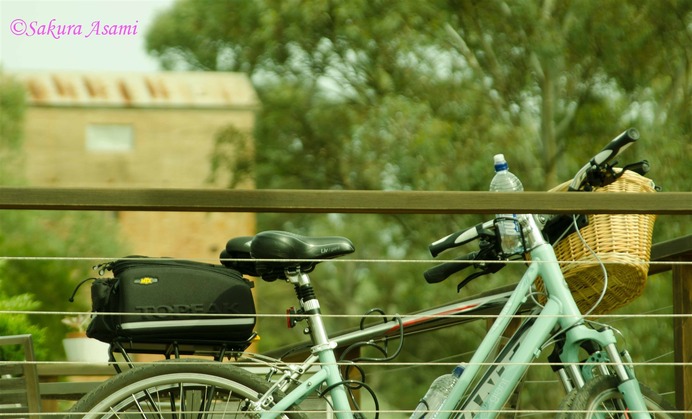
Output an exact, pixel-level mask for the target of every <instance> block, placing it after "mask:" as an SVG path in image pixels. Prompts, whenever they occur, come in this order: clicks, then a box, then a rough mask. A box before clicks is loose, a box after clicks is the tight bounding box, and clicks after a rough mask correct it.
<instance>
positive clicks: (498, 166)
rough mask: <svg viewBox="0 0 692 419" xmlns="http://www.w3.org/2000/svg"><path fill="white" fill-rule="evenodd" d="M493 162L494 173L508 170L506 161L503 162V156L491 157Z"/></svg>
mask: <svg viewBox="0 0 692 419" xmlns="http://www.w3.org/2000/svg"><path fill="white" fill-rule="evenodd" d="M493 161H494V163H495V171H496V172H499V171H500V170H507V169H509V165H508V164H507V160H505V155H504V154H495V155H494V156H493Z"/></svg>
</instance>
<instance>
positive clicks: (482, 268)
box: [457, 240, 506, 293]
mask: <svg viewBox="0 0 692 419" xmlns="http://www.w3.org/2000/svg"><path fill="white" fill-rule="evenodd" d="M474 259H475V260H480V261H481V262H479V263H477V264H474V265H473V267H474V268H476V269H479V272H474V273H472V274H471V275H469V276H467V277H466V278H464V280H463V281H461V282H460V283H459V284H458V285H457V293H459V292H461V289H462V288H464V287H465V286H466V285H467V284H468V283H469V282H471V281H473V280H474V279H476V278H478V277H481V276H484V275H488V274H494V273H495V272H497V271H499V270H500V269H502V268H504V267H505V265H506V264H505V263H495V262H493V263H488V262H487V261H495V260H502V259H500V254H499V253H498V249H497V245H496V242H494V241H492V242H491V241H487V240H482V241H481V244H480V250H479V251H478V254H477V255H476V257H475V258H474Z"/></svg>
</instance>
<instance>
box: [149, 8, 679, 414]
mask: <svg viewBox="0 0 692 419" xmlns="http://www.w3.org/2000/svg"><path fill="white" fill-rule="evenodd" d="M691 25H692V13H691V12H690V9H689V4H688V2H686V1H684V0H664V1H659V0H641V1H638V2H620V1H615V0H608V1H601V2H579V1H554V0H544V1H539V2H511V3H510V2H506V1H502V0H486V1H454V0H433V1H426V2H420V1H413V0H404V1H397V2H387V1H368V2H363V1H360V2H357V1H347V2H336V1H318V0H315V1H308V2H305V1H302V2H298V1H290V0H289V1H278V0H274V1H272V0H266V1H253V2H248V1H223V2H222V1H205V2H199V1H192V0H180V1H178V2H177V3H175V5H174V6H173V7H172V8H171V9H170V10H168V11H166V12H164V13H163V14H161V15H160V16H159V17H158V19H157V21H156V24H155V25H154V27H153V28H152V30H151V31H150V32H149V33H148V34H147V48H148V50H149V51H150V53H151V54H153V55H155V56H157V57H159V59H160V61H161V64H162V66H163V67H164V68H165V69H170V70H199V71H243V72H246V73H248V74H249V75H250V76H251V78H252V81H253V83H254V85H255V88H256V89H257V91H258V92H259V95H260V98H261V101H262V110H261V111H260V112H259V115H258V120H257V125H256V130H255V132H254V140H255V157H254V159H248V158H242V156H241V157H240V158H238V156H232V155H231V156H228V155H226V156H224V155H223V153H224V152H225V151H227V150H230V149H232V147H224V145H225V144H228V143H233V142H234V141H235V142H237V141H243V139H242V136H238V135H229V133H228V132H225V133H222V134H220V135H219V139H218V141H219V147H218V151H219V153H221V154H222V155H221V156H218V155H217V156H216V157H215V159H214V162H215V164H214V167H213V168H214V170H216V171H230V172H232V173H234V175H235V176H236V177H237V176H238V175H240V174H243V173H245V174H248V175H251V176H254V180H255V182H256V185H257V187H258V188H304V189H374V190H486V189H487V187H488V184H489V182H490V179H491V177H492V173H493V169H492V155H493V154H495V153H499V152H502V153H504V154H505V155H506V156H507V158H508V160H509V163H510V167H511V169H512V171H513V172H514V173H516V174H518V175H519V177H520V178H521V179H522V181H523V183H524V187H525V189H527V190H545V189H547V188H549V187H552V186H555V185H556V184H557V183H559V182H560V181H561V180H566V179H567V178H568V177H570V175H571V174H573V173H574V172H575V171H576V170H577V169H578V168H579V167H580V166H581V165H582V164H583V162H585V161H586V160H587V158H589V157H590V156H591V155H592V154H594V152H595V151H597V150H599V149H600V147H601V146H602V145H603V144H605V143H606V142H607V141H608V140H609V139H611V138H612V137H614V136H615V135H617V134H618V133H619V132H621V131H623V130H624V129H625V128H627V127H630V126H635V127H637V128H638V129H639V130H640V132H641V133H642V140H641V142H640V144H638V145H637V147H635V148H632V149H630V150H628V152H627V153H628V154H627V155H626V156H625V157H623V160H624V159H626V160H628V161H636V160H638V159H641V158H647V159H649V161H650V162H651V164H652V167H653V171H652V174H651V175H652V177H653V178H654V179H656V181H657V182H658V183H659V184H660V185H662V186H663V187H664V188H665V190H668V191H673V190H688V189H689V185H688V183H686V182H685V181H684V180H683V179H684V178H685V176H681V170H683V167H684V161H686V160H687V159H688V156H689V155H690V149H691V148H692V143H691V142H690V141H689V132H690V120H691V118H690V117H691V116H692V115H691V114H690V102H691V101H690V97H691V93H692V90H691V84H690V83H691V80H692V78H691V77H690V71H691V69H692V66H691V63H692V50H691V48H690V45H692V42H690V41H691V38H692V34H691V32H690V27H692V26H691ZM231 134H232V133H231ZM482 219H484V217H477V216H476V217H474V216H464V217H462V216H444V217H442V216H414V215H411V216H391V215H389V216H387V215H342V214H331V215H325V216H316V215H285V214H281V215H272V214H262V215H260V217H259V228H260V229H269V228H284V229H288V230H291V231H296V232H299V233H305V234H342V235H346V236H348V237H350V238H351V239H352V240H353V241H354V243H355V244H356V248H357V253H356V257H358V258H363V259H389V258H397V259H398V258H403V259H408V260H420V259H423V260H424V259H429V256H428V255H427V254H426V248H427V244H428V243H429V242H431V241H432V240H434V239H437V238H439V237H442V236H444V235H446V234H448V233H450V232H451V231H455V230H457V229H459V228H461V227H465V226H470V225H472V224H474V223H476V222H478V221H480V220H482ZM689 231H690V220H689V217H666V218H662V219H661V220H660V222H659V224H658V227H657V231H656V239H657V240H663V239H669V238H673V237H677V236H680V235H685V234H689ZM424 268H425V265H420V264H393V263H349V264H337V263H333V264H323V266H321V267H320V268H319V269H318V272H317V274H318V278H320V279H321V278H325V279H324V280H320V279H318V286H319V289H320V290H321V291H322V298H324V299H325V301H326V302H327V304H325V306H326V307H329V310H328V311H329V312H331V313H339V314H343V313H346V314H355V313H360V312H363V311H365V309H367V308H370V307H372V306H380V307H383V308H385V309H386V310H387V311H388V312H394V311H396V312H408V311H413V310H416V309H420V308H421V307H423V306H428V305H431V304H435V303H437V302H442V300H444V299H447V298H449V297H448V294H449V291H450V290H451V289H453V287H454V285H455V284H454V283H453V281H448V282H447V283H445V284H444V285H439V286H437V287H431V286H425V284H424V283H423V281H422V279H421V278H420V273H421V271H422V270H423V269H424ZM516 273H517V271H516V270H512V269H505V270H503V272H501V273H500V274H498V275H496V276H495V277H493V278H488V279H485V278H484V279H483V280H480V281H476V283H475V284H472V286H469V287H468V289H465V290H464V294H466V295H468V294H470V293H472V292H476V291H479V290H484V289H488V288H489V287H492V286H497V285H500V284H503V283H506V282H507V281H511V278H513V275H515V274H516ZM332 276H338V279H336V278H331V277H332ZM326 278H329V279H326ZM651 282H652V284H651V286H655V287H656V289H655V290H654V291H653V293H652V294H647V296H652V298H646V299H640V300H639V301H638V302H637V303H635V304H633V305H632V306H631V308H630V309H631V310H634V312H647V311H649V310H651V309H654V308H658V307H660V306H667V305H668V304H669V301H670V294H669V293H670V290H669V288H668V287H669V286H670V282H669V281H658V278H657V279H656V280H652V281H651ZM279 288H281V287H279V286H274V285H271V286H260V290H259V297H260V307H261V310H262V311H266V310H273V311H274V312H276V311H278V310H279V309H278V307H277V301H281V299H280V298H279V295H282V294H283V295H289V298H290V292H287V290H286V289H283V288H282V289H279ZM287 304H288V303H287ZM275 307H277V309H276V310H274V308H275ZM279 307H280V305H279ZM265 322H268V321H267V320H263V321H262V322H261V324H260V331H262V330H265V331H266V330H271V332H270V333H267V332H265V333H264V334H263V341H262V342H263V345H264V346H263V347H264V348H268V347H272V346H274V345H276V344H278V343H281V342H283V343H286V342H290V339H291V337H290V336H291V335H286V334H285V333H282V332H280V331H278V330H274V329H273V328H269V326H268V325H267V326H264V324H265ZM346 323H348V324H350V325H352V324H353V321H352V320H351V321H346ZM633 323H635V322H633ZM636 323H637V325H632V327H633V329H634V330H633V331H632V334H633V335H635V336H636V335H646V336H650V334H649V333H647V332H646V331H647V329H644V328H639V329H638V328H637V327H639V326H638V325H639V324H643V323H644V322H643V321H642V322H636ZM628 326H629V325H628ZM670 331H671V325H670V324H668V323H666V324H665V327H660V329H658V333H657V338H656V339H653V338H651V339H647V342H654V341H655V342H656V344H653V343H652V345H654V346H656V345H658V347H659V348H660V347H666V348H670V347H671V345H670V336H671V335H672V333H671V332H670ZM467 333H468V334H467V335H465V336H460V333H459V331H458V330H457V331H455V332H454V333H450V332H448V331H442V332H440V335H438V336H439V337H425V338H419V339H417V340H416V341H415V343H414V341H413V340H410V341H407V344H406V346H405V352H406V353H405V354H403V355H402V358H400V360H426V361H430V360H432V359H441V358H443V357H444V356H446V355H449V354H450V352H453V353H455V354H464V353H466V352H467V351H468V350H470V349H471V348H472V347H473V345H474V344H475V343H476V342H477V338H478V336H479V335H480V334H481V333H482V325H480V326H479V327H478V328H477V329H474V328H469V329H468V332H467ZM293 336H294V335H293ZM635 340H636V339H635ZM636 341H637V345H638V346H639V345H641V346H642V347H643V346H645V345H646V344H645V343H643V342H641V340H636ZM450 342H453V344H450ZM450 346H453V348H450ZM639 349H640V348H639V347H637V348H633V352H634V353H637V352H638V351H639ZM645 356H648V355H645ZM651 356H659V355H651ZM670 359H672V358H670ZM640 361H641V359H640ZM420 370H421V369H418V370H415V371H413V370H411V371H406V373H408V374H411V375H410V376H409V377H407V378H406V379H401V380H397V379H393V380H391V379H390V378H391V376H389V377H388V378H389V379H390V380H389V382H388V385H389V388H388V389H386V390H384V391H385V392H388V394H393V395H398V397H394V396H392V397H389V398H388V399H389V400H388V401H389V402H391V403H395V404H397V406H398V407H404V408H407V407H408V408H410V407H412V406H413V405H414V404H415V402H416V400H413V399H408V400H407V399H406V398H404V397H401V395H402V394H415V395H420V394H423V392H424V389H425V387H426V386H427V384H426V383H429V382H430V378H431V377H432V376H434V375H437V374H438V373H439V371H437V370H436V371H434V372H430V369H426V371H420ZM387 371H391V370H387ZM647 378H648V377H647ZM374 381H375V387H376V388H377V382H378V377H377V376H375V378H374ZM670 382H671V380H670V379H669V376H666V375H659V376H658V382H656V383H651V384H652V385H653V386H654V387H656V386H657V385H659V384H660V386H661V387H663V388H665V387H666V384H667V383H670ZM414 383H423V384H421V385H418V386H416V384H414ZM549 387H555V386H549ZM552 391H555V390H554V389H553V388H549V389H547V392H543V391H542V390H541V391H540V394H541V399H544V400H548V402H547V403H549V405H551V404H550V402H549V401H550V400H551V397H552V395H551V393H550V392H552ZM555 397H559V396H557V395H556V396H555ZM397 399H398V400H397ZM528 403H533V401H529V402H528ZM399 405H400V406H399ZM552 406H553V407H554V404H552Z"/></svg>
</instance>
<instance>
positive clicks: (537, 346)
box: [258, 215, 650, 419]
mask: <svg viewBox="0 0 692 419" xmlns="http://www.w3.org/2000/svg"><path fill="white" fill-rule="evenodd" d="M519 218H520V221H521V223H522V225H523V226H524V231H525V233H526V234H527V235H528V236H529V237H528V240H527V243H531V244H532V246H533V247H532V248H531V249H530V253H531V263H530V265H529V267H528V269H527V270H526V272H525V273H524V275H523V276H522V278H521V280H520V281H519V283H518V284H517V286H516V288H515V290H514V291H513V292H511V294H509V295H508V299H507V301H506V303H505V305H504V307H503V308H502V310H501V311H500V314H499V316H498V318H497V320H496V321H495V323H493V325H492V327H491V328H490V329H489V330H488V333H487V334H486V336H485V337H484V339H483V340H482V342H481V344H480V345H479V347H478V348H477V350H476V352H475V353H474V355H473V356H472V358H471V360H470V361H469V363H468V365H467V367H466V369H465V371H464V373H463V374H462V375H461V377H460V378H459V380H458V382H457V383H456V385H455V386H454V388H453V389H452V392H451V394H450V396H449V397H448V398H447V400H446V401H445V403H444V404H443V405H442V407H441V409H440V411H439V413H438V416H437V417H438V418H449V417H458V418H486V417H487V418H492V417H495V416H496V415H497V414H499V413H500V412H501V410H502V407H503V406H504V405H505V403H506V402H507V400H508V399H509V397H510V396H511V394H512V392H513V391H514V388H515V387H516V385H517V384H518V383H519V382H520V380H521V378H522V377H523V375H524V373H525V372H526V370H527V368H528V366H529V365H530V363H531V362H532V361H533V360H534V359H535V358H536V357H537V356H538V355H539V354H540V352H541V351H542V350H543V349H544V346H545V345H546V343H547V342H549V341H550V337H551V334H555V331H556V330H559V331H564V342H563V345H562V347H561V350H560V353H559V359H560V362H561V363H562V364H563V365H564V366H565V368H566V370H567V373H566V374H565V376H566V377H568V378H567V380H569V382H567V383H566V386H567V389H568V390H569V389H570V388H571V387H581V386H583V385H584V382H585V378H584V376H586V375H587V374H588V373H587V372H585V371H587V370H586V369H588V368H590V367H594V366H595V365H598V363H600V365H601V367H602V371H606V370H607V367H606V366H610V367H612V369H613V371H614V373H615V374H616V375H617V376H618V378H619V379H620V383H621V384H620V385H619V387H618V388H619V390H620V391H621V392H622V394H623V396H624V399H625V402H626V404H627V407H628V410H629V414H630V416H631V417H633V418H636V419H644V418H650V416H649V414H648V413H647V408H646V406H645V404H644V401H643V396H642V394H641V391H640V389H639V383H638V381H637V379H636V377H635V376H634V373H633V372H632V371H631V369H630V368H629V367H628V366H627V365H625V363H624V362H623V360H622V358H621V356H620V353H619V352H618V350H617V349H616V347H615V343H616V339H615V334H614V333H613V331H612V330H611V329H608V328H606V329H604V330H601V331H596V330H594V329H592V328H590V327H588V326H587V325H586V324H585V322H584V318H583V316H582V314H581V312H580V311H579V308H578V307H577V305H576V303H575V301H574V299H573V297H572V294H571V293H570V290H569V288H568V287H567V284H566V282H565V280H564V277H563V275H562V272H561V270H560V267H559V263H558V260H557V258H556V256H555V252H554V251H553V248H552V246H550V244H548V243H547V242H545V240H544V239H543V237H542V236H541V234H540V230H539V229H538V227H537V225H536V223H535V220H534V218H533V216H531V215H522V216H519ZM539 276H540V277H541V278H542V279H543V281H544V284H545V290H546V295H547V302H546V303H545V305H544V306H543V307H538V308H537V309H536V310H534V313H535V314H534V315H533V316H530V317H529V318H528V319H527V321H525V322H524V323H523V324H522V326H521V327H520V328H519V329H518V330H517V331H516V332H515V333H514V335H513V336H512V337H511V338H510V341H509V343H508V344H507V345H506V346H505V348H504V349H503V350H502V351H501V352H500V354H499V355H498V356H497V358H496V360H495V362H493V363H492V364H491V366H490V367H489V368H487V370H486V372H485V374H484V375H483V376H482V377H480V378H479V375H480V373H481V371H482V368H483V365H484V364H485V362H486V360H487V359H489V358H490V356H491V354H492V353H493V350H494V348H495V347H496V345H497V344H498V342H499V341H500V339H501V337H502V336H503V333H504V332H505V330H506V329H507V327H508V325H509V323H510V321H511V320H512V318H513V317H514V316H515V315H516V314H517V313H519V312H520V310H521V307H522V305H523V304H524V302H525V300H526V298H527V296H528V295H529V292H530V290H531V286H532V284H533V283H534V281H535V280H536V278H538V277H539ZM292 280H293V281H303V282H305V281H308V282H309V278H308V277H307V275H306V274H300V275H299V277H297V278H295V279H292ZM311 301H316V300H311ZM313 304H315V303H313ZM316 304H317V306H316V307H312V308H310V307H308V308H310V310H306V313H309V314H308V315H307V318H308V322H309V324H310V327H309V329H310V332H311V335H312V339H313V343H314V345H313V346H312V353H313V355H311V356H310V357H309V358H308V360H307V361H306V362H305V363H304V364H303V365H302V366H301V367H300V368H299V369H298V372H296V371H293V372H287V373H286V375H285V379H286V380H288V379H289V378H296V377H299V375H300V374H302V371H306V370H307V367H309V366H310V365H312V364H314V363H315V362H316V361H318V360H319V362H320V364H321V369H320V370H319V371H318V372H317V373H316V374H315V375H314V376H312V377H310V378H309V379H307V380H306V381H304V382H303V383H301V384H300V385H299V386H298V387H296V388H295V389H293V390H292V391H290V392H289V393H288V394H287V395H286V396H285V397H284V399H283V400H282V401H281V402H279V403H277V404H276V405H275V406H274V407H272V409H271V410H270V411H269V412H263V414H262V416H261V417H263V418H273V417H276V416H277V415H278V414H279V413H280V412H282V411H285V410H286V409H287V408H289V407H290V406H291V405H293V404H295V403H299V402H300V401H302V400H304V399H305V398H306V397H307V396H308V395H309V394H311V393H312V392H314V391H316V389H317V388H319V387H320V386H321V385H322V384H324V383H326V384H327V386H328V387H329V388H331V390H330V395H331V397H332V403H333V407H334V410H335V413H336V416H337V417H338V418H352V417H353V414H352V412H351V407H350V404H349V401H348V397H347V395H346V391H345V390H344V387H343V385H340V383H342V381H343V379H342V377H341V375H340V373H339V369H338V366H337V364H336V358H335V355H334V348H335V347H336V346H337V345H339V344H341V345H343V344H345V343H346V342H348V341H350V340H352V339H354V338H358V337H362V336H364V335H368V334H377V333H380V334H382V332H383V331H384V330H386V329H383V328H385V327H387V328H389V330H391V325H388V324H386V323H385V324H384V325H378V326H375V327H372V328H368V329H369V330H363V331H358V332H353V333H351V334H347V335H344V336H342V337H341V339H338V340H329V338H328V336H327V334H326V330H325V329H324V325H323V323H322V319H321V316H320V314H319V303H316ZM472 308H473V307H472ZM445 310H447V309H446V307H442V308H440V309H438V310H437V311H441V312H445ZM433 311H434V310H433ZM460 311H463V308H462V307H457V308H456V309H453V310H452V311H451V313H457V312H460ZM447 312H448V313H450V311H449V310H447ZM310 313H311V314H310ZM431 314H432V312H431ZM415 324H416V322H415V321H413V322H409V324H408V326H409V327H411V326H414V325H415ZM337 342H339V343H337ZM586 342H589V343H591V344H593V345H595V347H598V348H602V349H603V350H604V351H605V353H601V354H600V356H599V357H591V358H590V360H591V361H590V363H588V364H584V363H582V362H581V361H580V359H579V353H580V349H581V348H582V345H583V344H584V343H586ZM474 382H475V383H476V384H475V387H474V388H473V389H472V390H471V385H472V384H473V383H474ZM278 386H280V384H279V383H277V388H278ZM469 390H471V391H470V393H469ZM265 397H271V394H268V395H265ZM462 400H463V402H462ZM262 401H263V400H260V402H258V404H259V403H261V402H262Z"/></svg>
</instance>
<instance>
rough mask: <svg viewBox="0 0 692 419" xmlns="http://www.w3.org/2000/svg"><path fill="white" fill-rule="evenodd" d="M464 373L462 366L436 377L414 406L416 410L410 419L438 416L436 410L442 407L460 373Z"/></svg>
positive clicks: (430, 418)
mask: <svg viewBox="0 0 692 419" xmlns="http://www.w3.org/2000/svg"><path fill="white" fill-rule="evenodd" d="M463 372H464V366H463V365H457V366H456V367H454V370H453V371H452V373H451V374H445V375H441V376H439V377H437V378H436V379H435V381H433V383H432V384H431V385H430V389H428V392H427V393H425V396H423V398H422V399H421V401H420V402H419V403H418V406H416V410H415V411H414V412H413V414H412V415H411V419H423V418H425V419H432V418H435V417H436V416H437V414H438V410H440V408H441V407H442V404H444V402H445V400H447V397H449V393H451V392H452V388H453V387H454V385H455V384H456V383H457V381H459V377H461V373H463Z"/></svg>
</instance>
